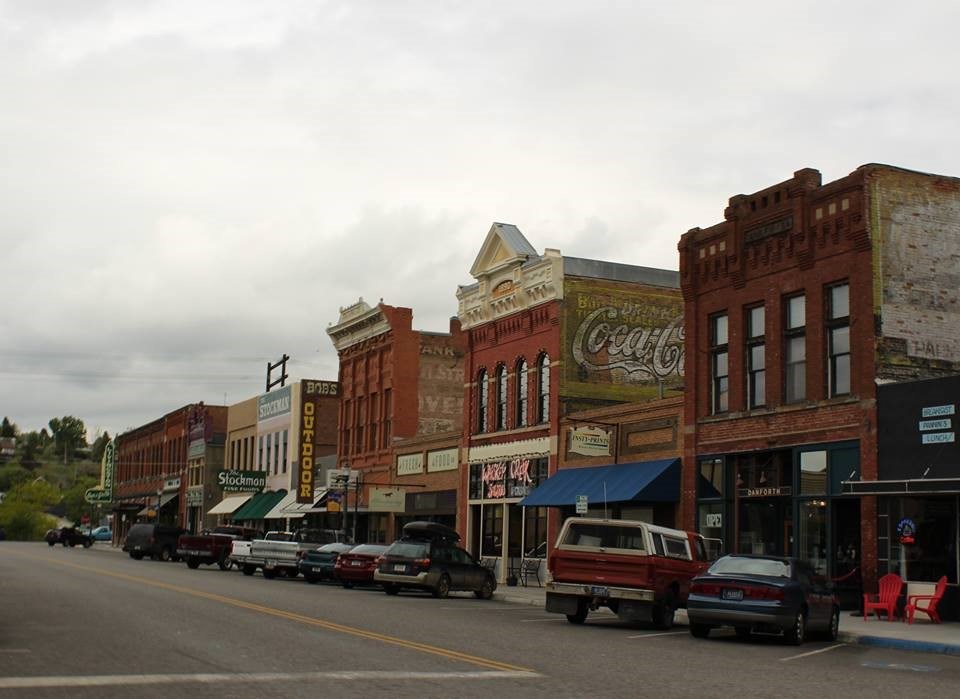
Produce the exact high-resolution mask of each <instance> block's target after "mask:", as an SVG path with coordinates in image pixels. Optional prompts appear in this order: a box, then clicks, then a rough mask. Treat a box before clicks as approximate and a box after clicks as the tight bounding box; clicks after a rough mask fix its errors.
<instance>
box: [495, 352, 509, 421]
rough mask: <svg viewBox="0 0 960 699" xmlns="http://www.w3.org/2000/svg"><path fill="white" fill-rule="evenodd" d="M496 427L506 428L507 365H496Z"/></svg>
mask: <svg viewBox="0 0 960 699" xmlns="http://www.w3.org/2000/svg"><path fill="white" fill-rule="evenodd" d="M497 429H498V430H505V429H507V367H505V366H504V365H503V364H501V365H500V366H498V367H497Z"/></svg>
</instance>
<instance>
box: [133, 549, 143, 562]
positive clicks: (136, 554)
mask: <svg viewBox="0 0 960 699" xmlns="http://www.w3.org/2000/svg"><path fill="white" fill-rule="evenodd" d="M130 558H132V559H133V560H135V561H142V560H143V554H142V553H140V552H139V551H131V552H130Z"/></svg>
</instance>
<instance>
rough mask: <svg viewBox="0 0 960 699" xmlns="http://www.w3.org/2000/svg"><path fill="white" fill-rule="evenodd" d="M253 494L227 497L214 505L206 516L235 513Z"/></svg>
mask: <svg viewBox="0 0 960 699" xmlns="http://www.w3.org/2000/svg"><path fill="white" fill-rule="evenodd" d="M253 495H254V494H253V493H240V494H239V495H228V496H226V497H225V498H224V499H223V500H221V501H220V502H218V503H217V504H216V505H214V506H213V507H211V508H210V509H209V510H208V511H207V514H208V515H229V514H233V513H234V512H236V511H237V510H238V509H239V508H240V506H241V505H242V504H243V503H245V502H246V501H247V500H249V499H250V498H252V497H253Z"/></svg>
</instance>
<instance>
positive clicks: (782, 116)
mask: <svg viewBox="0 0 960 699" xmlns="http://www.w3.org/2000/svg"><path fill="white" fill-rule="evenodd" d="M958 26H960V3H957V2H956V0H944V1H943V2H932V1H925V0H914V2H911V3H877V2H858V1H846V2H835V1H834V2H819V1H812V2H810V1H808V2H805V3H777V2H769V0H767V1H766V2H748V1H738V0H732V1H730V0H728V1H727V2H722V3H718V2H707V1H706V0H704V1H703V2H670V3H665V2H645V1H642V0H632V1H624V2H601V1H598V0H590V1H585V2H565V1H564V0H551V1H549V2H531V1H528V0H525V1H523V2H518V1H517V0H512V1H511V2H495V1H490V0H487V1H485V2H476V1H475V0H474V1H470V2H444V1H442V0H439V1H438V0H433V1H430V2H427V1H423V2H414V1H411V2H406V1H400V0H389V1H386V0H379V1H376V2H364V1H361V0H350V1H346V2H339V1H337V2H321V1H318V0H312V1H306V0H304V1H299V2H297V1H294V0H285V1H283V2H277V1H276V0H264V1H263V2H253V1H250V2H247V1H244V0H222V1H208V0H187V1H184V2H174V1H169V0H164V1H154V2H150V1H147V0H115V1H110V0H103V1H97V0H83V1H82V2H81V1H79V0H60V1H45V0H0V105H2V107H0V242H2V246H0V260H2V269H0V291H2V295H3V302H4V303H3V312H2V314H0V416H3V415H6V416H7V417H9V418H10V419H11V420H12V421H13V422H15V423H17V425H18V426H19V427H20V429H21V430H23V431H27V430H36V429H40V428H41V427H44V426H46V424H47V422H48V421H49V420H50V418H52V417H59V416H63V415H74V416H76V417H79V418H80V419H82V420H83V421H84V422H85V423H86V425H87V427H88V429H89V431H90V433H91V438H92V437H93V436H94V435H95V434H96V433H97V432H99V431H102V430H107V431H108V432H109V433H110V434H111V435H115V434H117V433H118V432H122V431H124V430H126V429H128V428H131V427H137V426H140V425H142V424H145V423H146V422H149V421H151V420H153V419H155V418H157V417H160V416H161V415H163V414H165V413H166V412H169V411H171V410H174V409H176V408H179V407H181V406H183V405H186V404H188V403H193V402H196V401H201V400H202V401H205V402H207V403H212V404H223V403H224V402H226V403H227V404H231V403H236V402H239V401H241V400H244V399H246V398H249V397H251V396H254V395H257V394H258V393H261V392H262V391H263V389H264V382H265V372H266V364H267V362H268V361H272V360H275V359H277V358H279V357H280V356H281V355H282V354H283V353H284V352H286V353H287V354H289V355H290V356H291V362H290V365H289V373H290V376H291V378H292V379H299V378H318V379H330V380H335V379H336V378H337V358H336V353H335V352H334V350H333V346H332V344H331V342H330V340H329V338H328V337H327V335H326V333H325V328H326V327H327V326H328V325H329V324H331V323H334V322H336V321H337V319H338V315H339V309H340V307H342V306H347V305H349V304H352V303H354V302H356V301H357V300H358V299H359V298H360V297H363V298H364V299H365V300H366V301H367V302H369V303H371V304H374V303H376V302H377V301H378V300H379V299H381V298H382V299H383V301H384V302H385V303H388V304H391V305H395V306H407V307H410V308H412V309H413V312H414V326H415V327H416V328H417V329H421V330H431V331H444V330H446V329H447V328H448V322H449V321H448V319H449V318H450V317H451V316H454V315H456V313H457V300H456V289H457V285H458V284H468V283H471V282H472V281H473V279H472V278H471V277H470V273H469V270H470V266H471V264H472V263H473V261H474V258H475V257H476V255H477V253H478V251H479V248H480V245H481V244H482V243H483V240H484V237H485V236H486V234H487V231H488V230H489V228H490V224H491V223H492V222H493V221H502V222H508V223H512V224H515V225H516V226H517V227H519V228H520V230H521V231H522V232H523V233H524V234H525V235H526V237H527V238H528V240H529V241H530V242H531V244H532V245H533V246H534V247H535V248H536V249H537V250H539V251H542V250H543V249H544V248H546V247H552V248H559V249H560V250H561V252H562V253H563V254H565V255H571V256H578V257H589V258H594V259H601V260H611V261H616V262H625V263H630V264H639V265H646V266H652V267H663V268H668V269H677V268H678V266H679V263H678V261H677V242H678V240H679V238H680V236H681V235H682V234H683V233H684V232H685V231H687V230H688V229H690V228H692V227H694V226H701V227H706V226H709V225H712V224H714V223H717V222H719V221H720V220H722V217H723V210H724V207H725V206H726V204H727V200H728V199H729V197H730V196H732V195H735V194H738V193H748V192H753V191H756V190H758V189H761V188H764V187H767V186H769V185H772V184H775V183H777V182H780V181H783V180H785V179H788V178H789V177H790V176H791V175H792V173H793V172H794V171H795V170H798V169H800V168H803V167H813V168H816V169H818V170H820V172H821V173H822V174H823V178H824V182H827V181H830V180H834V179H836V178H838V177H842V176H844V175H846V174H847V173H849V172H851V171H852V170H854V169H856V168H857V167H858V166H860V165H863V164H865V163H868V162H882V163H889V164H893V165H898V166H901V167H906V168H910V169H914V170H921V171H925V172H935V173H939V174H946V175H954V176H960V139H958V135H957V134H958V129H957V119H958V115H960V78H958V66H960V48H958V47H960V42H958V41H957V39H956V31H957V27H958Z"/></svg>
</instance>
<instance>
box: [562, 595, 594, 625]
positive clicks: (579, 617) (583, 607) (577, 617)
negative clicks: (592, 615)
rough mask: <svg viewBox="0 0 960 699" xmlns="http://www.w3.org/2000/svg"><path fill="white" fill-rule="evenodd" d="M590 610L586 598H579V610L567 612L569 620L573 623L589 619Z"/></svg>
mask: <svg viewBox="0 0 960 699" xmlns="http://www.w3.org/2000/svg"><path fill="white" fill-rule="evenodd" d="M589 611H590V610H589V609H587V603H586V602H585V601H584V600H579V601H578V602H577V611H576V612H574V613H573V614H567V621H569V622H570V623H571V624H582V623H583V622H585V621H586V620H587V613H588V612H589Z"/></svg>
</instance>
